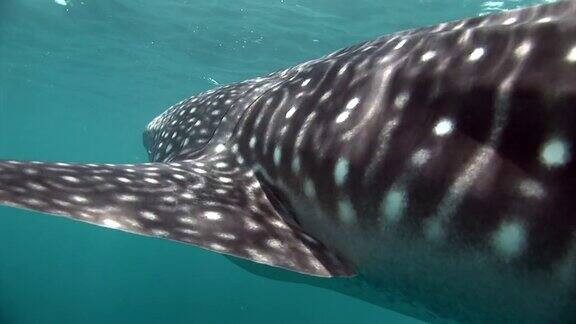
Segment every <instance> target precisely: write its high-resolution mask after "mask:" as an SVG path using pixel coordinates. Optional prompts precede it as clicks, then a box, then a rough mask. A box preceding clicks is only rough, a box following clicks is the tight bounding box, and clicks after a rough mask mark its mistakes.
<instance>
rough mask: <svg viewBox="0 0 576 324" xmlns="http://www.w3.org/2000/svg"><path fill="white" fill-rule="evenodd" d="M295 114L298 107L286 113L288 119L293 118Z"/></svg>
mask: <svg viewBox="0 0 576 324" xmlns="http://www.w3.org/2000/svg"><path fill="white" fill-rule="evenodd" d="M295 112H296V107H292V108H290V110H288V112H287V113H286V119H290V118H292V116H294V113H295Z"/></svg>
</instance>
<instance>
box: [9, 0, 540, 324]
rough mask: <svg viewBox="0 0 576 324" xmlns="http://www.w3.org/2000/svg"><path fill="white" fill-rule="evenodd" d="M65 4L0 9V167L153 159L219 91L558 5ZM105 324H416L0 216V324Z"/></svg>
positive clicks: (343, 1) (31, 2)
mask: <svg viewBox="0 0 576 324" xmlns="http://www.w3.org/2000/svg"><path fill="white" fill-rule="evenodd" d="M57 2H60V3H61V4H58V3H57ZM57 2H56V1H54V0H0V158H4V159H8V158H10V159H24V160H47V161H70V162H109V163H119V162H143V161H144V160H145V152H144V150H143V149H142V146H141V131H142V130H143V127H144V125H145V124H146V123H147V122H148V121H149V120H150V119H151V118H152V117H154V116H155V115H156V114H158V113H160V112H162V111H163V110H164V109H165V107H167V106H170V105H171V104H172V103H174V102H176V101H179V100H180V99H182V98H185V97H189V96H191V95H193V94H195V93H197V92H199V91H201V90H205V89H208V88H210V87H212V86H214V85H215V84H223V83H230V82H234V81H239V80H243V79H246V78H250V77H254V76H257V75H260V74H265V73H268V72H271V71H274V70H277V69H280V68H284V67H287V66H291V65H294V64H296V63H299V62H302V61H305V60H308V59H312V58H316V57H319V56H322V55H324V54H327V53H329V52H331V51H333V50H336V49H338V48H341V47H344V46H347V45H351V44H354V43H357V42H360V41H363V40H367V39H370V38H373V37H376V36H379V35H382V34H386V33H391V32H394V31H399V30H403V29H408V28H412V27H418V26H423V25H429V24H434V23H439V22H443V21H447V20H454V19H458V18H464V17H469V16H476V15H480V14H486V13H489V12H493V11H499V10H504V9H510V8H515V7H518V6H526V5H532V4H537V3H542V2H545V1H543V0H539V1H538V0H534V1H520V0H517V1H514V0H507V1H479V0H478V1H477V0H387V1H381V0H354V1H350V0H315V1H312V0H310V1H304V0H213V1H196V0H194V1H193V0H162V1H146V0H122V1H120V0H84V1H80V0H74V1H69V3H68V5H66V6H64V5H62V4H63V3H65V2H64V0H58V1H57ZM104 321H109V322H113V323H226V322H232V321H234V322H251V323H269V322H272V321H273V322H275V323H350V322H354V323H417V322H418V321H417V320H415V319H412V318H409V317H406V316H403V315H400V314H397V313H393V312H390V311H388V310H386V309H382V308H380V307H377V306H374V305H372V304H369V303H366V302H364V301H361V300H357V299H354V298H352V297H348V296H344V295H340V294H338V293H335V292H332V291H328V290H322V289H319V288H314V287H309V286H304V285H299V284H291V283H283V282H277V281H272V280H270V279H266V278H261V277H258V276H255V275H253V274H251V273H248V272H246V271H244V270H242V269H240V268H238V267H237V266H235V265H234V264H232V263H230V262H229V261H228V260H226V259H225V258H223V257H222V256H219V255H217V254H213V253H210V252H206V251H204V250H201V249H197V248H193V247H190V246H186V245H182V244H176V243H172V242H167V241H161V240H157V239H150V238H144V237H137V236H133V235H127V234H125V233H121V232H117V231H112V230H107V229H101V228H96V227H92V226H89V225H85V224H81V223H77V222H71V221H68V220H65V219H60V218H54V217H46V216H44V215H40V214H37V213H31V212H24V211H19V210H15V209H11V208H5V207H0V323H102V322H104Z"/></svg>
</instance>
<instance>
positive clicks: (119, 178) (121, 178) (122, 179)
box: [116, 177, 132, 183]
mask: <svg viewBox="0 0 576 324" xmlns="http://www.w3.org/2000/svg"><path fill="white" fill-rule="evenodd" d="M116 180H118V181H120V182H123V183H130V182H132V180H130V179H128V178H124V177H118V178H116Z"/></svg>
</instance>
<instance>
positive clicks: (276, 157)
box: [274, 146, 282, 166]
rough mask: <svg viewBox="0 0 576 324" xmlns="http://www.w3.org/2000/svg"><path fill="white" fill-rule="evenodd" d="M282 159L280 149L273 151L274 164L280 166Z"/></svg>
mask: <svg viewBox="0 0 576 324" xmlns="http://www.w3.org/2000/svg"><path fill="white" fill-rule="evenodd" d="M281 158H282V150H281V149H280V147H278V146H277V147H276V148H275V149H274V164H275V165H276V166H278V165H279V164H280V159H281Z"/></svg>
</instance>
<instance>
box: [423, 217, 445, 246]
mask: <svg viewBox="0 0 576 324" xmlns="http://www.w3.org/2000/svg"><path fill="white" fill-rule="evenodd" d="M444 234H445V233H444V229H443V228H442V222H441V221H440V220H439V219H438V218H430V219H427V220H426V221H425V222H424V235H425V236H426V238H427V239H429V240H431V241H436V242H437V241H439V240H441V239H442V238H443V237H444Z"/></svg>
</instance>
